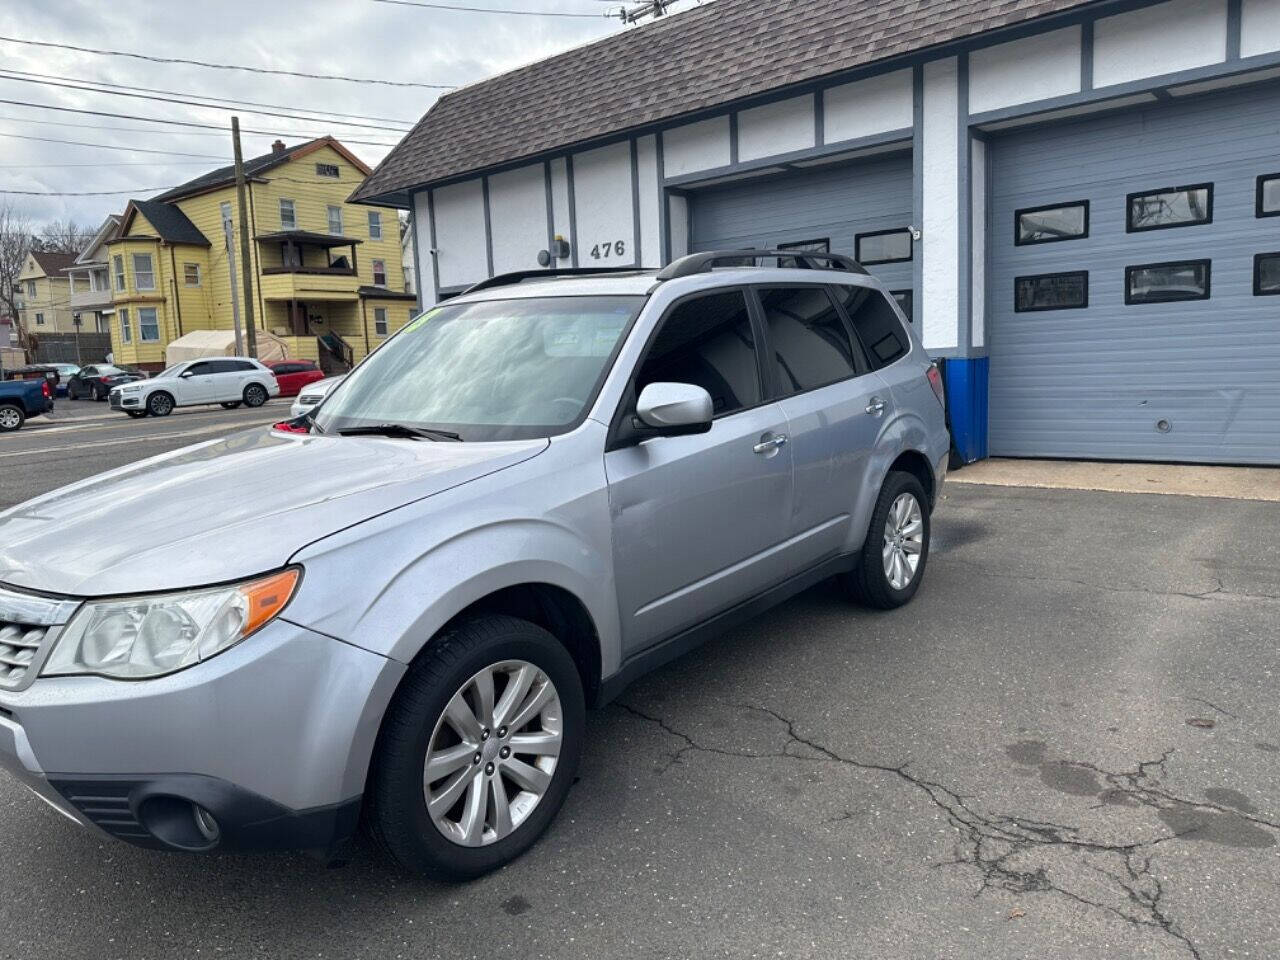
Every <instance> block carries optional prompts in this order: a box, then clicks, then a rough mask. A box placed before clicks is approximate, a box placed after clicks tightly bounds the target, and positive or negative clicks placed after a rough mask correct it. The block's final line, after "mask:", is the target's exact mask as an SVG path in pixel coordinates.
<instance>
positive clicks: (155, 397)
mask: <svg viewBox="0 0 1280 960" xmlns="http://www.w3.org/2000/svg"><path fill="white" fill-rule="evenodd" d="M147 413H149V414H151V416H153V417H167V416H168V415H169V414H171V413H173V397H171V396H170V395H169V394H167V393H165V392H164V391H163V390H157V391H156V392H155V393H153V394H151V396H149V397H147Z"/></svg>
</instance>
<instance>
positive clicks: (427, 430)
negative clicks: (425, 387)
mask: <svg viewBox="0 0 1280 960" xmlns="http://www.w3.org/2000/svg"><path fill="white" fill-rule="evenodd" d="M338 434H339V436H343V437H405V438H408V439H411V440H449V441H451V442H454V443H461V442H462V435H461V434H458V433H454V432H453V431H452V430H435V429H432V428H431V427H411V426H409V425H408V424H407V423H376V424H373V425H372V426H368V427H347V429H345V430H339V431H338Z"/></svg>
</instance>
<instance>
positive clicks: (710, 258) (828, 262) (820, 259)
mask: <svg viewBox="0 0 1280 960" xmlns="http://www.w3.org/2000/svg"><path fill="white" fill-rule="evenodd" d="M770 257H776V258H778V259H779V260H784V259H785V260H794V261H795V262H796V266H797V267H799V268H800V269H802V270H842V271H844V272H846V273H857V274H861V275H863V276H869V274H868V273H867V269H866V267H864V266H863V265H862V264H860V263H859V262H858V261H857V260H854V259H853V258H852V257H846V256H844V255H843V254H840V253H817V252H815V251H812V250H708V251H706V252H704V253H691V254H689V255H688V256H687V257H681V258H680V259H679V260H676V261H673V262H672V263H670V264H668V265H667V266H666V267H664V268H663V269H662V270H661V271H659V273H658V279H659V280H674V279H676V278H677V277H691V276H693V275H694V274H697V273H706V272H707V271H708V270H711V269H713V268H714V267H715V266H716V264H718V263H724V264H725V265H726V266H742V264H741V263H734V262H733V261H741V260H761V259H768V258H770Z"/></svg>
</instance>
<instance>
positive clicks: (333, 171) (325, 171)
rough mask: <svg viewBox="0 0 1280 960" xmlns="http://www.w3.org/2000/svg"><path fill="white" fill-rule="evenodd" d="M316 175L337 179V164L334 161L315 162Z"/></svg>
mask: <svg viewBox="0 0 1280 960" xmlns="http://www.w3.org/2000/svg"><path fill="white" fill-rule="evenodd" d="M316 176H317V177H328V178H329V179H330V180H337V179H338V165H337V164H336V163H317V164H316Z"/></svg>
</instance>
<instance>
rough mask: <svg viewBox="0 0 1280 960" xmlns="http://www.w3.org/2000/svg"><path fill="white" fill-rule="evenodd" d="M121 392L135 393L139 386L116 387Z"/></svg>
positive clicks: (139, 388)
mask: <svg viewBox="0 0 1280 960" xmlns="http://www.w3.org/2000/svg"><path fill="white" fill-rule="evenodd" d="M116 389H117V390H119V391H120V392H121V393H137V392H138V391H139V390H141V389H142V388H141V387H116Z"/></svg>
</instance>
